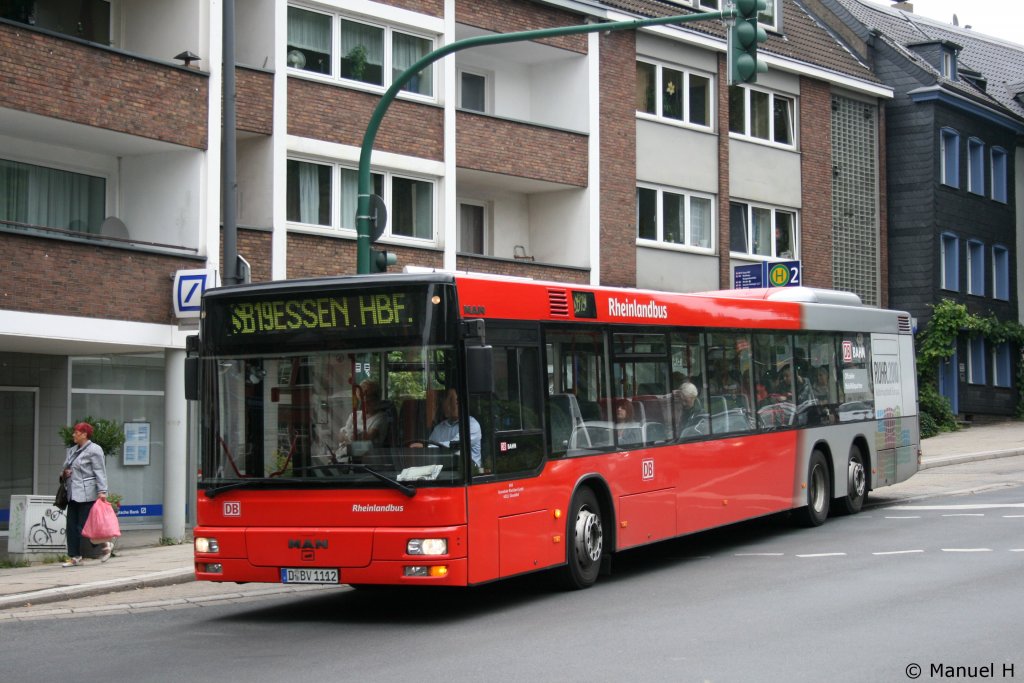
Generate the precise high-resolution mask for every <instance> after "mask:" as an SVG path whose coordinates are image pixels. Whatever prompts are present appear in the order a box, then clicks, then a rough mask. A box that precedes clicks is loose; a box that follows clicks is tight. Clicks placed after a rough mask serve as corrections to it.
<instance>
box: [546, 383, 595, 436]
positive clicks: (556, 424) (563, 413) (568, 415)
mask: <svg viewBox="0 0 1024 683" xmlns="http://www.w3.org/2000/svg"><path fill="white" fill-rule="evenodd" d="M548 412H549V415H550V418H551V441H552V445H554V446H555V447H556V448H557V447H558V446H559V445H561V446H564V447H565V448H568V449H572V448H579V447H587V448H589V447H590V445H591V444H590V435H589V434H588V433H587V428H586V426H585V425H584V423H583V414H582V413H581V412H580V406H579V403H578V402H577V401H576V397H575V396H574V395H573V394H551V396H550V397H549V398H548Z"/></svg>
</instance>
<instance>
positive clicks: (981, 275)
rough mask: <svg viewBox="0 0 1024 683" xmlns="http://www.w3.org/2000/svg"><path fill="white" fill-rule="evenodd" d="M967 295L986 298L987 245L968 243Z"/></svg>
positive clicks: (970, 241) (971, 241) (975, 241)
mask: <svg viewBox="0 0 1024 683" xmlns="http://www.w3.org/2000/svg"><path fill="white" fill-rule="evenodd" d="M967 293H968V294H974V295H976V296H985V245H984V244H982V243H981V242H978V241H977V240H968V241H967Z"/></svg>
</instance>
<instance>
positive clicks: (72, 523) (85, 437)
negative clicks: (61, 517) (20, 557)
mask: <svg viewBox="0 0 1024 683" xmlns="http://www.w3.org/2000/svg"><path fill="white" fill-rule="evenodd" d="M71 438H72V439H73V440H74V442H75V445H74V446H72V447H71V448H69V449H68V455H67V457H66V458H64V472H63V474H62V475H61V476H62V477H63V479H64V486H65V488H66V489H67V492H68V501H69V502H68V513H67V514H68V524H67V540H68V555H69V556H70V558H71V559H70V560H68V561H67V562H65V563H64V564H63V565H62V566H64V567H77V566H78V565H80V564H82V528H83V527H84V526H85V520H87V519H89V511H90V510H92V505H93V503H95V502H96V499H97V498H98V499H100V500H106V499H107V467H106V464H105V463H104V462H103V449H102V448H100V447H99V445H97V444H94V443H93V442H92V441H90V439H91V438H92V425H91V424H89V423H88V422H79V423H78V424H76V425H75V428H74V431H73V432H72V434H71ZM113 548H114V544H113V543H105V544H104V547H103V554H102V555H101V556H100V562H106V561H107V560H109V559H110V553H111V551H112V550H113Z"/></svg>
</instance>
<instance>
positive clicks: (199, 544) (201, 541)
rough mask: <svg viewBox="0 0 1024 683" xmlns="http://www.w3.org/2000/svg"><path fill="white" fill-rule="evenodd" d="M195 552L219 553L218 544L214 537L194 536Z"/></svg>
mask: <svg viewBox="0 0 1024 683" xmlns="http://www.w3.org/2000/svg"><path fill="white" fill-rule="evenodd" d="M195 546H196V552H197V553H219V552H220V544H218V543H217V539H216V538H203V537H202V536H200V537H198V538H196V541H195Z"/></svg>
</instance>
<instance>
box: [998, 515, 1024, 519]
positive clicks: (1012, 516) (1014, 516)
mask: <svg viewBox="0 0 1024 683" xmlns="http://www.w3.org/2000/svg"><path fill="white" fill-rule="evenodd" d="M1021 517H1024V515H1003V519H1019V518H1021Z"/></svg>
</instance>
